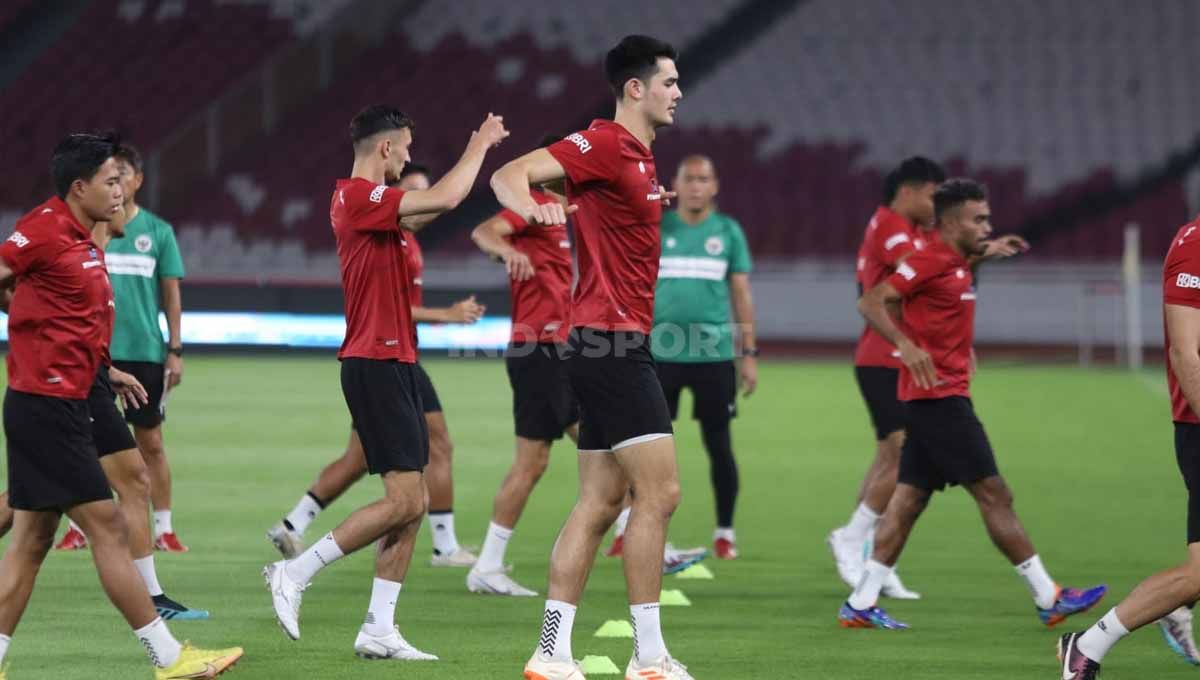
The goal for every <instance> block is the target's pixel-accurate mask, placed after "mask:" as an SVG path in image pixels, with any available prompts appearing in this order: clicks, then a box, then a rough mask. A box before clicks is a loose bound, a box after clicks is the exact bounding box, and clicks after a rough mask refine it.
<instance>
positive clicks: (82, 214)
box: [64, 197, 96, 231]
mask: <svg viewBox="0 0 1200 680" xmlns="http://www.w3.org/2000/svg"><path fill="white" fill-rule="evenodd" d="M64 203H66V204H67V210H69V211H70V212H71V216H72V217H74V218H75V220H76V221H78V222H79V223H80V224H82V225H83V228H84V229H87V230H88V231H92V230H94V229H95V228H96V220H93V219H92V218H91V217H88V214H87V211H86V210H84V209H83V206H81V205H79V204H78V203H76V202H75V201H72V200H71V199H70V197H67V199H66V200H65V201H64Z"/></svg>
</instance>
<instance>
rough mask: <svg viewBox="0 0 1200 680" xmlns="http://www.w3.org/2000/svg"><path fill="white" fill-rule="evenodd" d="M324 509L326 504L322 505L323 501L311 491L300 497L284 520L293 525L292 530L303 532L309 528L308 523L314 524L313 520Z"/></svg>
mask: <svg viewBox="0 0 1200 680" xmlns="http://www.w3.org/2000/svg"><path fill="white" fill-rule="evenodd" d="M324 509H325V506H324V505H321V502H320V501H318V500H317V497H316V496H314V495H312V492H311V491H310V492H308V493H306V494H304V495H303V496H301V497H300V500H299V501H297V502H296V507H294V508H292V511H291V512H289V513H288V514H287V517H284V518H283V521H285V522H287V523H288V524H290V525H291V527H292V531H295V532H296V533H298V534H303V533H304V531H305V529H308V525H309V524H312V521H313V520H314V519H316V518H317V515H319V514H321V511H322V510H324Z"/></svg>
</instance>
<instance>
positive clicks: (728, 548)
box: [713, 538, 738, 560]
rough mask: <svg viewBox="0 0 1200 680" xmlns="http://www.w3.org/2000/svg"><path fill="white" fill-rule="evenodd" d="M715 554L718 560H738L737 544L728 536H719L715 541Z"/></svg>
mask: <svg viewBox="0 0 1200 680" xmlns="http://www.w3.org/2000/svg"><path fill="white" fill-rule="evenodd" d="M713 556H714V557H716V558H717V559H718V560H736V559H737V557H738V550H737V544H736V543H734V542H733V541H731V540H729V539H728V538H718V539H717V540H715V541H713Z"/></svg>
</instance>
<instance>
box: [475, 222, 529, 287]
mask: <svg viewBox="0 0 1200 680" xmlns="http://www.w3.org/2000/svg"><path fill="white" fill-rule="evenodd" d="M513 232H514V229H513V225H512V224H511V223H509V221H508V220H506V219H504V218H503V217H501V216H500V215H496V216H495V217H492V218H489V219H488V220H486V221H484V222H483V223H481V224H480V225H479V226H477V227H475V229H474V230H473V231H472V232H471V240H472V241H474V242H475V245H476V246H478V247H479V249H480V250H482V251H483V252H484V253H487V254H488V255H491V256H492V257H494V258H496V259H498V260H500V261H501V262H503V263H504V269H505V271H506V272H507V273H508V275H509V277H511V278H512V279H513V280H515V281H528V280H529V279H531V278H533V263H532V262H530V261H529V256H528V255H526V254H525V253H522V252H521V251H519V250H517V249H516V248H514V247H513V244H512V241H510V240H509V239H508V237H509V236H512V235H513Z"/></svg>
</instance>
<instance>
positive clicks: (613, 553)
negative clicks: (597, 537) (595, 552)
mask: <svg viewBox="0 0 1200 680" xmlns="http://www.w3.org/2000/svg"><path fill="white" fill-rule="evenodd" d="M624 552H625V535H624V534H617V536H616V538H614V539H613V542H612V545H610V546H608V550H605V551H604V556H605V557H620V556H621V554H622V553H624Z"/></svg>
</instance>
